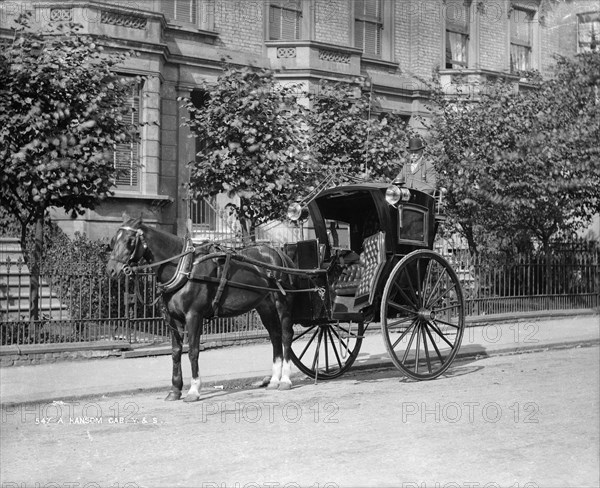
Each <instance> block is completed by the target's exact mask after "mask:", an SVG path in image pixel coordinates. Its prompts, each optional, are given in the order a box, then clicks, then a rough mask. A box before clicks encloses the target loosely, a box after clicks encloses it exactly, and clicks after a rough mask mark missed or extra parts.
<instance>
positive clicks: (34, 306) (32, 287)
mask: <svg viewBox="0 0 600 488" xmlns="http://www.w3.org/2000/svg"><path fill="white" fill-rule="evenodd" d="M43 245H44V215H43V214H42V215H41V216H40V217H38V218H36V220H35V234H34V245H33V254H32V256H31V262H30V263H29V272H30V281H29V320H30V326H29V333H30V337H31V336H32V333H34V331H35V324H34V321H36V320H39V319H40V262H41V260H42V247H43Z"/></svg>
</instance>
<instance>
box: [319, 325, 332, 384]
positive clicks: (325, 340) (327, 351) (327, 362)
mask: <svg viewBox="0 0 600 488" xmlns="http://www.w3.org/2000/svg"><path fill="white" fill-rule="evenodd" d="M322 330H323V348H324V350H325V372H327V373H329V348H328V347H327V326H325V328H323V329H322ZM334 347H335V346H334Z"/></svg>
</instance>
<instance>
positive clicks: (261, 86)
mask: <svg viewBox="0 0 600 488" xmlns="http://www.w3.org/2000/svg"><path fill="white" fill-rule="evenodd" d="M199 90H200V92H201V93H202V92H203V93H205V94H206V96H205V97H204V100H202V103H198V102H196V104H195V103H194V101H193V100H191V99H190V100H186V101H185V105H186V107H187V109H188V111H189V113H190V116H189V119H188V120H187V121H186V122H187V125H188V126H189V127H190V129H191V131H192V132H193V133H194V135H195V136H196V137H197V138H199V140H200V141H201V143H202V148H201V150H200V151H199V153H198V154H197V158H196V160H195V161H193V162H191V163H190V170H191V171H190V173H191V174H190V188H191V190H192V193H193V194H194V196H195V197H197V198H199V197H209V196H215V195H217V194H220V193H226V194H228V195H229V196H238V197H239V198H240V200H239V204H232V208H233V209H234V212H235V214H236V216H237V218H238V220H239V222H240V223H241V224H242V231H243V235H244V239H245V240H246V241H247V240H249V239H254V231H255V229H256V227H257V226H258V225H260V224H262V223H265V222H268V221H270V220H273V219H279V218H281V216H282V215H284V214H285V209H286V208H287V206H288V205H289V203H290V202H292V201H294V200H295V198H296V197H297V196H298V195H299V194H301V193H303V192H304V191H306V189H307V188H310V187H311V185H312V184H313V183H314V176H315V175H314V172H313V171H312V165H311V162H312V161H311V159H310V158H309V157H306V155H307V152H306V150H305V149H306V126H305V124H304V117H303V115H302V112H303V109H302V107H301V106H300V105H298V104H297V103H296V97H297V93H296V92H295V91H294V87H291V86H282V85H280V84H278V82H277V80H276V79H275V76H274V73H273V72H272V71H271V70H268V69H253V68H250V67H243V68H236V67H233V66H230V65H227V64H225V65H224V66H223V72H222V73H221V75H220V76H219V77H218V80H217V82H216V83H214V84H211V83H208V82H206V81H205V82H203V83H202V84H201V85H200V87H199Z"/></svg>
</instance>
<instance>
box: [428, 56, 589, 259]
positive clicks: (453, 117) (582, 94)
mask: <svg viewBox="0 0 600 488" xmlns="http://www.w3.org/2000/svg"><path fill="white" fill-rule="evenodd" d="M599 73H600V53H585V54H581V55H578V56H577V57H576V58H575V59H573V60H567V59H564V58H560V59H559V60H558V63H557V67H556V74H555V76H554V77H553V78H551V79H549V80H541V81H539V82H538V83H537V86H536V88H535V89H529V90H520V91H519V92H515V90H514V86H513V85H512V84H511V83H510V82H508V81H497V82H495V83H492V84H487V85H484V86H482V87H481V90H480V92H479V93H478V94H476V95H475V96H473V95H471V96H458V97H454V98H450V97H448V96H446V95H445V94H444V93H443V91H442V89H441V87H439V86H438V87H436V89H435V90H434V94H433V100H434V102H435V103H434V117H433V120H432V127H431V129H432V131H433V134H434V138H435V139H436V140H437V141H438V143H439V144H440V146H441V148H443V151H441V156H440V157H439V159H438V161H437V162H436V165H437V169H438V172H439V173H440V183H441V185H442V186H445V187H446V188H447V189H448V198H447V202H448V213H449V215H450V216H451V217H452V220H453V222H454V223H455V225H456V229H458V230H459V231H460V232H461V233H462V234H463V235H464V236H465V237H466V238H467V240H468V242H469V247H470V248H471V250H473V251H478V250H479V249H480V248H481V247H486V246H488V245H489V243H490V240H494V239H495V240H496V241H497V242H500V243H501V245H503V246H504V247H507V246H508V247H510V246H516V247H519V245H522V244H523V243H525V244H526V245H527V244H528V243H532V242H537V243H540V244H541V245H542V247H543V248H544V249H548V246H549V243H550V241H551V239H552V238H554V237H556V236H557V235H558V234H559V233H561V232H562V233H565V232H567V233H569V232H572V231H575V230H576V229H578V228H579V227H581V226H583V225H586V224H587V223H589V221H590V220H591V218H592V216H593V215H594V214H595V213H597V212H598V209H599V204H600V190H599V188H600V163H599V160H600V159H599V151H600V144H599V141H600V112H599V109H600V103H599V101H598V89H599V86H600V84H599V79H600V76H599Z"/></svg>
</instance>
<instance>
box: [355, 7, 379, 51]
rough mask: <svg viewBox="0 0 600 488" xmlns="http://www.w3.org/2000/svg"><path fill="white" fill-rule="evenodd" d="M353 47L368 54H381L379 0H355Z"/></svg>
mask: <svg viewBox="0 0 600 488" xmlns="http://www.w3.org/2000/svg"><path fill="white" fill-rule="evenodd" d="M355 1H356V3H355V7H354V8H355V13H354V47H356V48H358V49H362V51H363V53H364V54H366V55H370V56H377V57H379V56H381V40H382V30H383V20H382V18H381V0H355Z"/></svg>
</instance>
